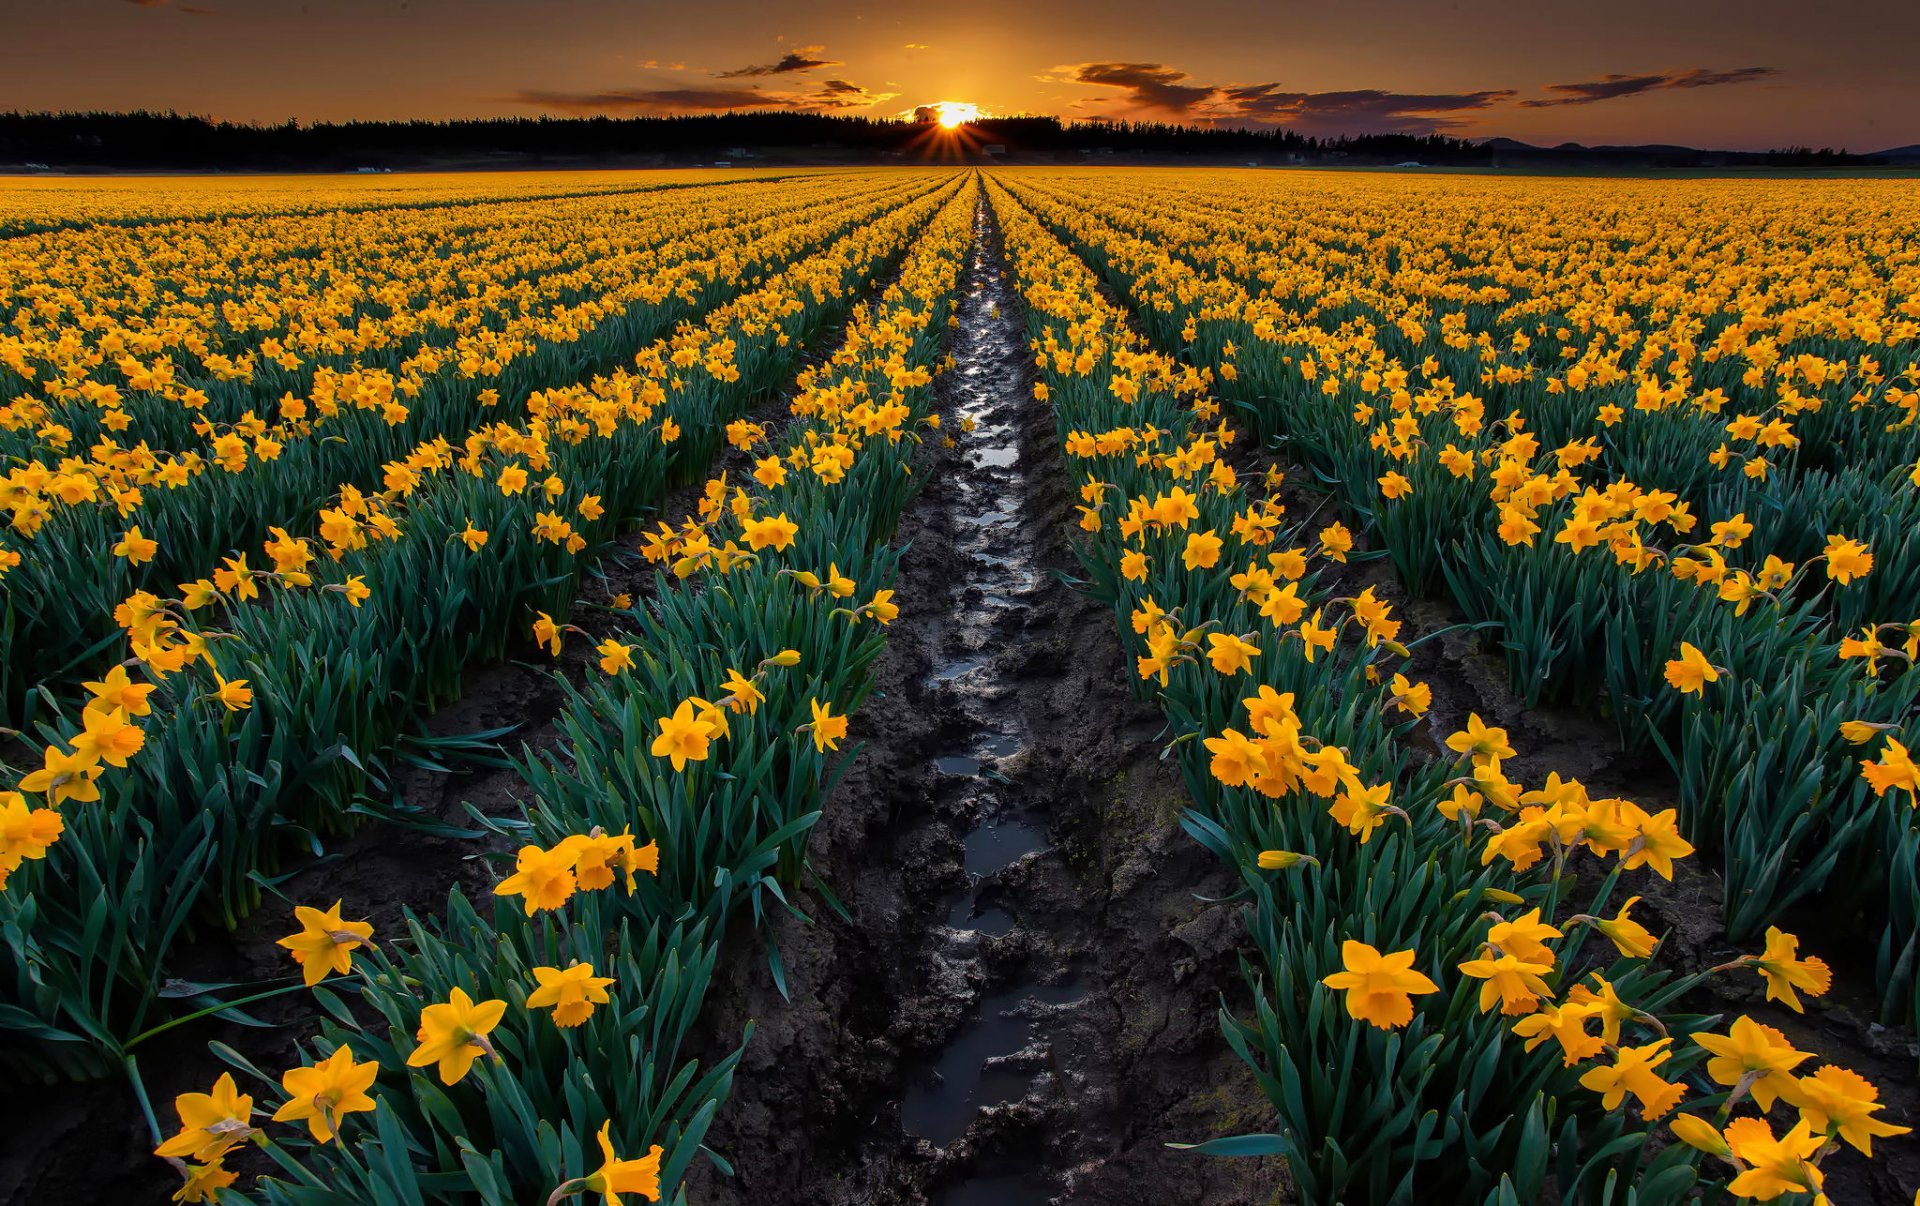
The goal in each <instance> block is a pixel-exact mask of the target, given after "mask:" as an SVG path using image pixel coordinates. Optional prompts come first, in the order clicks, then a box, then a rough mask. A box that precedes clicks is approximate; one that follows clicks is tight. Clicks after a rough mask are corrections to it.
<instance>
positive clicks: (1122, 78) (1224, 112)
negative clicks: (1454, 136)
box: [1053, 63, 1515, 134]
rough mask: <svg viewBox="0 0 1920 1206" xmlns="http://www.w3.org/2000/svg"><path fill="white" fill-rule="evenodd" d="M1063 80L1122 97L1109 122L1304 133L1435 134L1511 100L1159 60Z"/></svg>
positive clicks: (1091, 69)
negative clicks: (1310, 88) (1218, 76)
mask: <svg viewBox="0 0 1920 1206" xmlns="http://www.w3.org/2000/svg"><path fill="white" fill-rule="evenodd" d="M1053 72H1054V75H1056V76H1058V77H1061V78H1062V80H1063V82H1070V83H1077V84H1099V85H1101V86H1103V87H1108V88H1119V89H1122V90H1124V91H1125V92H1126V93H1127V96H1126V97H1125V98H1124V101H1123V106H1124V107H1123V108H1122V110H1121V111H1119V112H1108V113H1104V114H1101V116H1107V117H1138V116H1164V117H1174V118H1184V119H1188V120H1207V121H1213V122H1217V123H1220V124H1226V125H1249V126H1285V127H1287V128H1288V129H1292V130H1298V131H1300V132H1301V133H1303V134H1433V133H1437V132H1439V131H1442V130H1449V129H1454V128H1456V127H1458V126H1461V125H1465V124H1467V123H1465V122H1464V121H1462V120H1461V119H1459V118H1458V117H1454V116H1450V115H1452V114H1459V113H1465V112H1469V111H1472V110H1476V109H1486V108H1489V107H1491V106H1493V105H1496V104H1499V103H1500V102H1502V101H1505V100H1508V99H1510V98H1512V97H1513V96H1514V95H1515V93H1514V92H1513V90H1512V89H1509V88H1498V89H1488V90H1485V91H1480V92H1441V93H1432V92H1384V91H1381V90H1380V89H1377V88H1363V89H1357V90H1354V91H1349V92H1290V91H1285V90H1283V89H1282V88H1281V87H1280V85H1279V84H1221V85H1215V84H1198V83H1194V82H1192V78H1193V77H1192V76H1191V75H1189V74H1188V73H1187V72H1184V71H1181V70H1179V69H1178V68H1175V67H1169V66H1167V65H1166V64H1164V63H1080V64H1077V65H1075V66H1070V67H1055V68H1054V69H1053Z"/></svg>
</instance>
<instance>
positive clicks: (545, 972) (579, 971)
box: [527, 963, 613, 1029]
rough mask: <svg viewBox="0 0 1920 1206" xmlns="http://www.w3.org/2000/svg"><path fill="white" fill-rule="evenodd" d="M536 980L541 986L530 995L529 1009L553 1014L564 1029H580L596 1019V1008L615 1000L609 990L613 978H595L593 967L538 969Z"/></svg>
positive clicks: (588, 964) (576, 965)
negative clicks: (580, 1026)
mask: <svg viewBox="0 0 1920 1206" xmlns="http://www.w3.org/2000/svg"><path fill="white" fill-rule="evenodd" d="M533 978H534V979H535V980H537V981H539V984H540V986H539V987H538V988H536V989H534V990H533V991H532V992H531V993H529V994H528V995H527V1008H529V1009H551V1010H553V1024H554V1025H556V1026H559V1027H561V1028H563V1029H570V1028H572V1027H574V1026H578V1025H580V1024H581V1023H582V1022H584V1021H586V1020H587V1019H588V1018H590V1017H592V1016H593V1007H594V1006H596V1005H605V1004H606V1003H607V1002H608V1001H609V1000H610V999H611V998H610V997H609V996H608V995H607V988H608V986H609V985H611V984H612V983H613V977H612V976H596V975H594V974H593V964H591V963H576V964H574V965H573V966H572V967H568V968H564V969H563V968H558V967H536V968H534V969H533Z"/></svg>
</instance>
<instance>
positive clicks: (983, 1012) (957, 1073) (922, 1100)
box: [900, 984, 1086, 1144]
mask: <svg viewBox="0 0 1920 1206" xmlns="http://www.w3.org/2000/svg"><path fill="white" fill-rule="evenodd" d="M1085 996H1086V991H1085V990H1084V989H1082V988H1080V987H1079V986H1078V985H1076V984H1060V985H1033V986H1025V987H1015V988H1009V989H1003V990H1001V991H1000V992H997V993H994V994H992V995H991V996H988V997H986V998H985V999H984V1000H982V1001H981V1002H980V1005H979V1007H978V1008H977V1009H976V1010H975V1011H974V1014H973V1016H972V1017H971V1018H969V1019H968V1020H967V1022H966V1023H965V1024H964V1025H963V1026H961V1028H960V1031H959V1033H957V1034H955V1035H954V1037H953V1041H952V1042H951V1043H950V1044H949V1045H948V1046H947V1048H946V1049H945V1050H943V1051H942V1052H941V1053H940V1059H939V1061H938V1062H937V1063H935V1064H934V1066H933V1069H932V1074H931V1075H929V1076H927V1077H926V1078H925V1079H923V1081H922V1082H921V1083H919V1084H916V1085H913V1086H911V1087H910V1088H908V1090H907V1095H906V1098H905V1099H904V1100H903V1101H902V1102H901V1104H900V1123H901V1125H902V1127H904V1128H905V1130H906V1132H907V1134H909V1135H915V1136H918V1137H919V1138H922V1139H927V1140H930V1141H931V1142H933V1143H937V1144H947V1143H951V1142H953V1141H954V1140H955V1139H958V1138H959V1137H960V1136H961V1135H962V1134H963V1133H965V1131H966V1129H967V1126H968V1124H969V1123H971V1122H972V1121H973V1118H974V1115H975V1114H977V1113H979V1112H980V1110H981V1109H983V1108H985V1107H987V1106H992V1105H1000V1104H1002V1103H1004V1102H1009V1101H1018V1100H1020V1099H1021V1098H1022V1097H1025V1096H1026V1094H1027V1090H1028V1089H1029V1088H1031V1087H1032V1085H1033V1081H1034V1076H1035V1074H1034V1073H1032V1072H1028V1071H1024V1070H1020V1069H1017V1068H1014V1067H1009V1066H1007V1065H1005V1064H998V1065H995V1066H991V1067H990V1066H989V1064H990V1063H991V1062H992V1061H995V1060H999V1059H1004V1058H1005V1057H1007V1056H1012V1055H1018V1054H1020V1053H1021V1052H1022V1051H1024V1050H1025V1049H1026V1047H1027V1044H1028V1043H1029V1041H1031V1038H1032V1033H1033V1026H1034V1023H1035V1022H1036V1021H1037V1020H1038V1018H1039V1017H1040V1016H1042V1015H1044V1014H1045V1013H1046V1011H1047V1008H1048V1007H1052V1008H1059V1007H1061V1006H1065V1005H1072V1004H1074V1003H1075V1002H1077V1001H1080V1000H1083V999H1084V998H1085ZM1042 1064H1043V1066H1044V1057H1043V1059H1042Z"/></svg>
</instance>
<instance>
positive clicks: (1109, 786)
mask: <svg viewBox="0 0 1920 1206" xmlns="http://www.w3.org/2000/svg"><path fill="white" fill-rule="evenodd" d="M981 234H982V239H981V247H980V250H979V253H978V255H977V258H976V261H975V263H974V265H973V268H972V272H971V276H970V279H969V281H968V283H967V293H966V297H965V300H964V303H963V305H962V307H961V310H960V315H961V327H960V329H959V331H958V332H957V344H956V347H955V349H954V352H955V356H956V359H957V369H956V370H955V371H954V372H952V373H951V374H949V375H948V376H947V377H946V378H945V380H944V384H943V391H944V392H943V406H944V412H945V417H946V420H947V422H948V424H949V426H950V428H953V427H955V425H957V423H958V422H959V421H960V420H961V419H964V418H971V419H973V420H974V421H975V422H976V423H977V424H978V426H977V428H976V430H975V431H974V432H973V433H972V434H971V435H961V436H959V439H960V449H959V450H958V452H957V453H951V454H948V455H947V456H946V457H945V458H944V463H941V464H938V465H936V466H930V467H929V470H928V477H929V485H928V487H927V489H926V490H925V492H924V493H923V494H922V495H921V496H920V498H919V499H918V500H917V501H916V503H915V504H914V506H913V508H912V509H911V510H910V511H909V512H908V514H907V516H906V517H905V520H904V522H903V525H902V531H901V539H902V541H903V542H904V544H905V545H906V554H905V557H904V559H903V561H902V567H901V579H900V583H899V594H900V598H901V599H902V600H903V608H902V612H901V616H900V618H899V619H898V620H897V621H896V622H895V623H894V625H893V628H892V630H891V632H890V633H889V639H888V643H887V650H886V653H885V654H884V655H883V657H882V659H881V661H880V663H879V665H878V671H877V672H878V674H879V682H880V689H881V692H882V694H880V695H879V696H877V697H876V698H875V699H874V700H873V701H871V702H870V703H869V704H868V705H867V706H866V707H865V708H863V709H862V710H861V712H860V714H859V716H858V717H857V718H856V719H855V721H854V732H855V735H856V736H857V737H859V738H860V739H861V740H862V741H863V742H864V743H865V746H864V749H863V750H862V752H861V754H860V756H859V757H858V759H857V760H856V762H855V763H854V765H853V767H852V770H851V772H850V773H849V775H848V776H847V778H846V779H845V780H844V781H843V783H842V785H841V787H840V788H839V790H838V791H836V792H835V794H834V797H833V799H832V801H831V802H830V804H829V806H828V808H827V812H826V815H825V817H823V818H822V820H821V823H820V825H819V826H818V827H817V828H816V830H815V831H814V835H813V841H812V846H811V854H812V859H813V862H814V865H815V867H816V869H817V870H818V871H819V873H820V874H821V876H822V878H823V879H824V880H825V881H826V882H827V884H828V885H830V887H831V889H832V891H833V892H834V893H835V894H836V895H837V896H838V898H839V899H840V900H841V901H842V902H843V903H844V905H845V908H846V910H847V912H848V913H849V914H850V916H849V917H845V918H843V917H839V916H836V915H834V914H833V913H832V912H831V911H830V910H829V909H827V908H826V907H825V906H824V905H820V906H817V907H816V908H815V910H814V911H815V913H816V915H817V919H816V920H815V921H814V922H813V923H811V924H808V923H803V922H799V921H796V920H793V919H790V918H789V919H783V920H782V921H781V922H779V923H778V924H777V925H776V926H775V927H774V934H773V937H774V939H775V940H776V941H777V942H778V943H779V947H780V951H781V954H782V957H783V959H784V961H785V964H786V968H787V981H788V988H789V990H790V993H791V1000H784V999H782V997H781V996H780V994H779V993H778V992H777V991H776V989H775V987H774V984H773V980H772V976H771V974H770V973H769V971H768V967H767V962H766V959H765V957H764V953H763V949H762V944H761V943H760V942H759V941H758V940H756V939H755V938H754V937H753V936H751V935H747V936H744V938H743V940H742V941H739V942H736V943H734V944H732V945H731V946H730V947H729V950H730V951H731V952H732V955H733V960H734V961H733V963H732V966H731V969H730V970H729V971H728V972H727V973H726V974H724V975H721V976H719V977H717V986H716V990H715V993H716V995H715V997H714V999H712V1000H711V1001H710V1002H709V1006H708V1013H707V1016H708V1018H709V1021H710V1025H711V1026H712V1028H713V1035H714V1038H713V1042H714V1043H715V1044H716V1046H721V1045H725V1044H731V1043H732V1042H735V1041H737V1036H738V1035H739V1034H740V1033H741V1030H742V1028H743V1027H744V1025H745V1024H746V1022H747V1021H748V1020H749V1019H751V1020H752V1021H753V1023H754V1025H755V1026H756V1030H755V1032H754V1035H753V1039H752V1041H751V1043H750V1044H749V1046H748V1048H747V1052H746V1056H745V1059H744V1061H743V1062H742V1065H741V1070H740V1074H739V1076H738V1077H737V1079H736V1080H735V1088H734V1097H733V1100H732V1101H731V1102H730V1103H729V1105H728V1107H727V1109H726V1110H725V1111H723V1112H722V1114H721V1116H720V1119H719V1121H718V1122H717V1123H716V1125H715V1128H714V1131H713V1133H712V1134H711V1135H710V1137H709V1140H708V1142H709V1145H710V1146H711V1147H713V1148H714V1149H715V1150H716V1151H717V1152H719V1153H720V1154H721V1155H723V1156H724V1157H725V1158H726V1159H727V1160H728V1161H730V1162H731V1163H732V1164H733V1166H734V1168H735V1170H736V1171H735V1175H734V1176H732V1177H731V1178H729V1177H724V1176H721V1175H719V1174H718V1173H716V1172H713V1171H711V1170H709V1171H708V1172H706V1173H705V1174H703V1175H702V1176H700V1177H699V1178H698V1179H696V1181H695V1183H694V1184H693V1185H692V1186H691V1187H690V1192H689V1196H690V1198H691V1199H692V1200H694V1201H699V1202H703V1203H766V1202H803V1201H804V1202H814V1203H822V1204H826V1206H834V1204H847V1206H851V1204H853V1203H874V1204H880V1203H922V1202H946V1203H953V1204H956V1206H958V1204H962V1203H1005V1204H1017V1203H1040V1202H1046V1201H1048V1200H1058V1201H1072V1202H1099V1203H1136V1202H1137V1203H1142V1204H1145V1203H1154V1204H1156V1206H1158V1204H1174V1203H1194V1204H1195V1206H1199V1204H1201V1203H1206V1204H1209V1206H1232V1204H1234V1203H1256V1202H1270V1201H1279V1200H1286V1197H1285V1193H1286V1189H1285V1186H1286V1182H1285V1176H1284V1171H1283V1168H1282V1166H1281V1165H1280V1163H1279V1162H1278V1161H1274V1160H1218V1159H1210V1158H1206V1157H1198V1156H1193V1155H1190V1154H1186V1153H1182V1152H1177V1151H1173V1150H1171V1149H1169V1148H1167V1147H1166V1146H1165V1144H1166V1143H1167V1142H1170V1141H1198V1140H1203V1139H1208V1138H1212V1137H1215V1136H1217V1135H1220V1134H1223V1133H1234V1132H1238V1131H1250V1130H1263V1129H1266V1127H1265V1121H1266V1119H1267V1118H1268V1117H1269V1114H1268V1111H1267V1108H1266V1103H1265V1101H1264V1100H1263V1099H1262V1098H1261V1097H1260V1095H1259V1092H1258V1090H1257V1089H1256V1088H1255V1086H1254V1083H1253V1080H1252V1077H1251V1075H1250V1073H1249V1071H1248V1070H1247V1069H1246V1068H1245V1067H1244V1065H1242V1064H1241V1063H1240V1062H1239V1060H1238V1059H1237V1058H1236V1057H1234V1056H1233V1055H1232V1054H1231V1052H1230V1051H1229V1050H1228V1049H1227V1048H1226V1045H1225V1043H1224V1041H1223V1040H1222V1038H1221V1036H1220V1028H1219V1024H1218V1021H1217V1016H1216V1011H1217V1010H1218V1008H1219V1006H1220V1004H1221V1002H1222V1000H1223V999H1224V1000H1225V1001H1226V1002H1227V1003H1228V1004H1229V1005H1230V1006H1235V1007H1240V1006H1244V1004H1245V995H1246V991H1247V990H1246V988H1245V985H1244V983H1243V982H1242V981H1241V980H1240V977H1239V973H1238V965H1237V951H1238V949H1239V945H1240V942H1241V938H1242V927H1241V923H1240V921H1239V918H1238V915H1237V907H1236V906H1232V905H1221V904H1206V903H1203V902H1202V901H1201V900H1199V899H1198V898H1197V897H1198V896H1223V895H1227V894H1230V893H1231V892H1232V890H1233V888H1234V886H1235V885H1234V883H1233V879H1232V875H1231V873H1230V872H1229V871H1227V870H1225V869H1223V868H1221V867H1219V866H1217V865H1216V864H1215V863H1214V861H1213V860H1212V859H1211V858H1210V857H1209V856H1207V855H1206V854H1205V852H1204V851H1203V850H1202V849H1201V848H1200V847H1199V846H1198V845H1196V844H1195V843H1193V842H1192V841H1190V840H1189V839H1188V838H1186V837H1185V835H1184V834H1182V833H1181V832H1180V831H1179V828H1178V819H1179V814H1180V812H1181V810H1182V809H1183V808H1184V807H1185V803H1186V801H1185V793H1184V790H1183V789H1182V787H1181V785H1180V784H1179V782H1178V780H1177V778H1176V776H1175V773H1174V766H1173V764H1172V763H1170V762H1161V761H1160V760H1159V751H1160V743H1161V742H1162V741H1164V740H1165V737H1166V735H1165V734H1164V733H1163V732H1162V729H1163V722H1162V720H1161V718H1160V715H1159V712H1158V710H1157V709H1156V708H1155V707H1153V706H1152V705H1151V704H1150V703H1147V702H1143V701H1140V700H1137V699H1135V698H1133V697H1132V696H1131V695H1130V694H1129V690H1128V687H1127V685H1126V684H1127V683H1128V681H1129V679H1130V675H1129V674H1128V673H1127V668H1126V667H1125V665H1124V664H1123V662H1122V656H1121V651H1120V645H1119V642H1118V641H1117V640H1116V638H1115V633H1114V629H1113V623H1114V621H1113V616H1112V613H1111V612H1109V611H1107V610H1106V609H1104V608H1103V607H1101V606H1099V605H1097V604H1095V603H1093V602H1091V601H1089V600H1087V599H1086V598H1085V597H1084V596H1082V595H1080V594H1079V593H1078V592H1076V591H1075V590H1073V589H1072V588H1071V587H1070V586H1068V585H1067V584H1066V583H1064V582H1062V581H1061V580H1060V579H1059V578H1058V577H1057V576H1056V571H1059V572H1066V573H1072V572H1074V570H1075V569H1076V566H1075V565H1074V563H1073V561H1072V554H1071V551H1070V550H1069V548H1068V547H1067V545H1066V541H1065V533H1066V531H1067V530H1068V527H1069V524H1070V520H1071V518H1072V511H1071V494H1070V490H1069V487H1068V485H1067V484H1066V482H1065V480H1064V475H1063V474H1062V473H1061V472H1060V468H1061V464H1062V458H1061V455H1060V451H1059V448H1058V445H1057V442H1056V440H1055V436H1054V430H1053V422H1052V415H1051V413H1050V412H1049V411H1048V410H1047V408H1046V407H1045V406H1044V405H1041V404H1038V403H1036V402H1034V400H1033V397H1032V392H1031V389H1032V386H1031V378H1030V376H1029V374H1028V371H1027V359H1026V351H1025V331H1024V326H1023V325H1022V322H1021V319H1020V317H1019V313H1020V312H1019V309H1018V299H1017V296H1016V295H1015V294H1014V293H1013V292H1012V290H1011V289H1009V288H1008V287H1007V285H1006V283H1005V282H1004V280H1003V279H1002V277H1001V273H1002V271H1003V262H1002V260H1001V258H1000V256H999V253H998V249H997V246H996V241H995V232H994V230H993V228H992V226H991V224H990V222H987V223H985V224H984V225H983V227H982V230H981Z"/></svg>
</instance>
